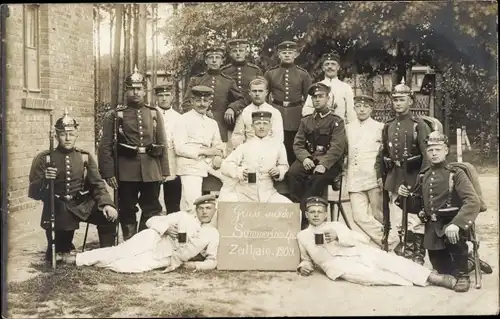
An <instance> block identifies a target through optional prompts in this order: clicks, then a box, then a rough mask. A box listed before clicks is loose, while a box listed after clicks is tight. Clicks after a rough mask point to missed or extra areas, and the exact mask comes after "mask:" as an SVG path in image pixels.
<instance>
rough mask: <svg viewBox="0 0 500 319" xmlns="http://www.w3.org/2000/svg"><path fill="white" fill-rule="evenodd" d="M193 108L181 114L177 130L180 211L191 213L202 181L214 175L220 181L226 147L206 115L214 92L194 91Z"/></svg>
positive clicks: (207, 89)
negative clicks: (209, 175)
mask: <svg viewBox="0 0 500 319" xmlns="http://www.w3.org/2000/svg"><path fill="white" fill-rule="evenodd" d="M191 92H192V96H193V98H192V102H193V109H192V110H190V111H188V112H187V113H184V114H182V115H181V117H180V119H179V123H177V125H176V126H175V131H174V149H175V154H176V156H177V175H179V176H180V177H181V183H182V195H181V210H184V211H189V210H191V209H192V203H193V202H194V201H195V200H196V199H197V198H198V197H200V196H201V194H202V183H203V178H204V177H207V176H208V174H211V175H213V176H215V177H217V178H219V179H220V172H219V171H218V169H219V168H220V165H221V163H222V159H223V157H224V150H225V146H224V143H223V142H222V140H221V137H220V133H219V127H218V125H217V122H216V121H215V120H213V119H211V118H209V117H208V116H207V115H206V113H207V110H208V108H209V107H210V105H211V103H212V94H213V90H212V89H211V88H209V87H206V86H202V85H200V86H195V87H193V88H192V89H191Z"/></svg>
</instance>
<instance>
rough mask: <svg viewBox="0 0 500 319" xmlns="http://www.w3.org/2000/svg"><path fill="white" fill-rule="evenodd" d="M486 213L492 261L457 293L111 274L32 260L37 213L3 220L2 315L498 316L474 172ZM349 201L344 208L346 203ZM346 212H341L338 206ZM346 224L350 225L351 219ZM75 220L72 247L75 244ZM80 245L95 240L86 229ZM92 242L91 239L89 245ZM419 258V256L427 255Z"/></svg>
mask: <svg viewBox="0 0 500 319" xmlns="http://www.w3.org/2000/svg"><path fill="white" fill-rule="evenodd" d="M480 180H481V185H482V187H483V192H484V197H485V199H486V203H487V205H488V211H486V212H484V213H481V215H480V216H479V217H478V219H477V225H478V226H477V229H478V235H479V239H480V240H481V249H480V253H481V258H482V259H484V260H486V261H488V262H489V263H490V264H491V265H492V267H493V274H490V275H483V287H482V289H479V290H476V289H474V279H473V276H472V285H471V290H470V291H469V292H468V293H464V294H458V293H455V292H453V291H450V290H446V289H443V288H438V287H426V288H421V287H365V286H360V285H356V284H351V283H348V282H344V281H335V282H333V281H330V280H329V279H328V278H327V277H326V276H324V275H323V274H321V273H320V272H316V273H315V274H314V275H313V276H311V277H301V276H299V275H297V274H296V273H294V272H228V271H214V272H211V273H201V272H195V273H193V272H191V271H186V270H181V271H179V272H176V273H170V274H162V273H161V271H153V272H149V273H146V274H139V275H123V274H116V273H113V272H111V271H107V270H102V269H93V268H92V267H89V268H87V267H84V268H78V269H77V268H76V267H71V266H65V267H61V268H58V269H57V270H56V271H55V272H52V270H50V269H49V268H48V267H47V265H45V264H44V263H43V262H42V257H43V252H44V250H45V247H46V239H45V235H44V232H43V231H42V230H41V229H40V228H39V226H38V224H39V218H40V215H39V213H38V212H32V213H31V214H26V215H24V216H21V215H19V216H11V217H10V220H9V255H8V258H9V259H8V275H7V279H8V282H9V286H8V288H9V289H8V291H7V293H8V307H9V309H8V315H7V317H8V318H28V317H29V318H40V317H94V318H95V317H99V318H103V317H148V316H152V317H202V316H351V315H359V316H367V315H430V314H436V315H479V314H497V313H498V312H499V276H498V274H499V271H498V270H499V267H498V266H499V265H498V260H499V244H498V241H499V236H498V234H499V230H498V227H499V221H498V174H495V173H486V174H483V175H481V178H480ZM348 205H349V204H346V206H347V208H348ZM347 210H348V211H349V209H347ZM351 224H352V222H351ZM83 226H84V224H82V225H81V229H80V230H78V231H77V234H76V236H75V240H74V243H75V245H76V246H77V248H78V247H81V244H82V242H83V234H84V230H85V229H84V227H83ZM89 241H90V242H95V241H97V231H96V229H95V227H94V226H91V227H90V230H89ZM93 245H95V243H94V244H93ZM427 264H428V261H427Z"/></svg>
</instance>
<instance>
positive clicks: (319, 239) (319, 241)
mask: <svg viewBox="0 0 500 319" xmlns="http://www.w3.org/2000/svg"><path fill="white" fill-rule="evenodd" d="M314 243H315V244H316V245H323V244H324V243H325V234H324V233H314Z"/></svg>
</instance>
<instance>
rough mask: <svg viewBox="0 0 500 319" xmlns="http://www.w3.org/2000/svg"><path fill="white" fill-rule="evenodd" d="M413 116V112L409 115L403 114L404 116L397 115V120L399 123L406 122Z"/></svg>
mask: <svg viewBox="0 0 500 319" xmlns="http://www.w3.org/2000/svg"><path fill="white" fill-rule="evenodd" d="M412 116H413V115H412V114H411V112H408V113H406V114H403V115H396V119H397V120H398V121H404V120H406V119H409V118H411V117H412Z"/></svg>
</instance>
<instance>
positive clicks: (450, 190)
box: [446, 171, 455, 207]
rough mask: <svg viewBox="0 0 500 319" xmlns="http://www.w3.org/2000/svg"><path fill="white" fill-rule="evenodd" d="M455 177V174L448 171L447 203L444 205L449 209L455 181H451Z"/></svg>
mask: <svg viewBox="0 0 500 319" xmlns="http://www.w3.org/2000/svg"><path fill="white" fill-rule="evenodd" d="M454 177H455V172H453V171H450V176H449V177H448V201H447V203H446V206H448V207H450V206H451V194H452V193H453V187H455V180H454V179H453V178H454Z"/></svg>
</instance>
